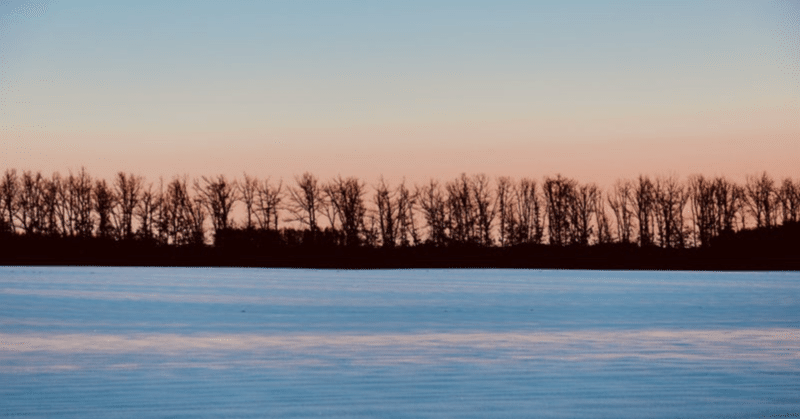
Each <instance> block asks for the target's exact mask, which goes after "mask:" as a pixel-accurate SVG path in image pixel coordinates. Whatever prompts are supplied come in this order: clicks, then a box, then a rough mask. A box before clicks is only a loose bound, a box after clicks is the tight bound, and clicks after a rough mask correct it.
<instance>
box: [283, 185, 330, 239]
mask: <svg viewBox="0 0 800 419" xmlns="http://www.w3.org/2000/svg"><path fill="white" fill-rule="evenodd" d="M295 182H296V183H297V186H295V187H293V188H289V206H288V207H287V210H288V211H289V214H290V217H289V219H288V221H290V222H291V221H297V222H300V223H301V224H303V225H306V226H308V229H309V230H310V231H311V234H312V237H313V235H314V234H316V232H317V231H318V230H319V227H318V225H317V213H318V212H319V211H320V210H321V209H322V208H321V207H322V200H323V196H322V187H321V185H320V184H319V180H318V179H317V177H316V176H314V175H312V174H311V173H308V172H306V173H303V176H300V177H297V178H295Z"/></svg>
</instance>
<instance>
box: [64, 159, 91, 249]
mask: <svg viewBox="0 0 800 419" xmlns="http://www.w3.org/2000/svg"><path fill="white" fill-rule="evenodd" d="M65 189H66V193H67V195H69V197H68V202H70V206H71V211H70V212H71V216H72V222H71V224H72V227H71V229H70V230H71V231H74V234H76V235H77V236H79V237H91V236H92V232H93V231H94V218H93V217H92V209H93V207H94V198H93V196H92V190H93V183H92V177H91V176H89V174H88V173H87V172H86V169H85V168H83V167H81V170H80V172H78V174H77V175H73V174H72V173H70V174H69V177H68V178H67V182H66V185H65Z"/></svg>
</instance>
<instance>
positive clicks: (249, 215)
mask: <svg viewBox="0 0 800 419" xmlns="http://www.w3.org/2000/svg"><path fill="white" fill-rule="evenodd" d="M239 189H240V190H241V198H242V203H244V211H245V220H246V221H245V225H244V228H246V229H248V230H250V229H252V228H253V226H254V223H253V218H254V215H255V213H256V201H257V197H258V179H257V178H255V177H251V176H249V175H248V174H247V173H245V174H244V180H243V181H242V183H241V185H240V187H239Z"/></svg>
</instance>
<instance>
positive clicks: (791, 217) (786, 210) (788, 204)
mask: <svg viewBox="0 0 800 419" xmlns="http://www.w3.org/2000/svg"><path fill="white" fill-rule="evenodd" d="M778 196H779V197H780V207H781V217H782V219H783V224H786V223H794V222H797V221H798V217H799V216H800V181H798V182H792V179H791V178H788V177H787V178H786V179H784V180H783V183H781V188H780V190H779V191H778Z"/></svg>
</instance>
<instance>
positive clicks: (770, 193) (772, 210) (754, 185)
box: [745, 172, 777, 228]
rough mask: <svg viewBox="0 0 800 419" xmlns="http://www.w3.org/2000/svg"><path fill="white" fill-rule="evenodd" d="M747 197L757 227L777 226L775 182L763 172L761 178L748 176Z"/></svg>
mask: <svg viewBox="0 0 800 419" xmlns="http://www.w3.org/2000/svg"><path fill="white" fill-rule="evenodd" d="M745 196H746V197H747V205H748V206H749V208H750V213H751V214H752V215H753V217H754V218H755V221H756V227H767V228H769V227H772V226H774V225H775V215H776V210H777V205H775V204H776V198H777V196H776V192H775V181H774V180H772V178H771V177H769V176H768V175H767V172H763V173H762V174H761V175H759V176H748V177H747V182H746V183H745Z"/></svg>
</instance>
